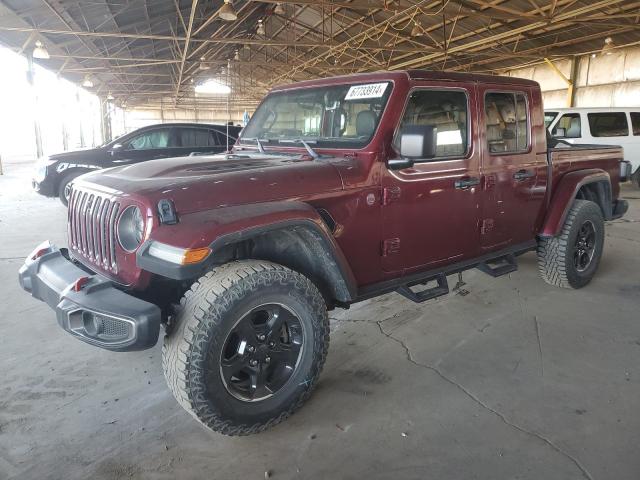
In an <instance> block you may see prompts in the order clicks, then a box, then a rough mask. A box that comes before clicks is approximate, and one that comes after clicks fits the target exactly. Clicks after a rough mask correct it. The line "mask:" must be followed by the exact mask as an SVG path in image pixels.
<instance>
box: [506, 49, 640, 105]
mask: <svg viewBox="0 0 640 480" xmlns="http://www.w3.org/2000/svg"><path fill="white" fill-rule="evenodd" d="M554 64H555V65H556V67H558V69H559V70H560V71H561V72H562V73H563V74H564V75H565V76H566V77H567V78H570V75H571V73H570V70H571V61H570V60H568V59H566V60H554ZM507 75H510V76H513V77H521V78H528V79H531V80H535V81H536V82H538V83H540V86H541V87H542V92H543V98H544V105H545V108H558V107H566V106H567V91H568V90H567V84H566V83H565V82H564V80H563V79H562V78H561V77H560V76H559V75H558V74H557V72H555V71H554V70H553V69H552V68H551V67H550V66H549V65H547V64H540V65H536V66H533V67H527V68H519V69H516V70H511V71H509V72H508V73H507ZM575 85H576V92H575V102H574V105H573V106H575V107H640V47H634V48H628V49H618V50H614V51H613V52H611V54H609V55H607V54H596V55H586V56H583V57H579V58H578V59H577V64H576V82H575Z"/></svg>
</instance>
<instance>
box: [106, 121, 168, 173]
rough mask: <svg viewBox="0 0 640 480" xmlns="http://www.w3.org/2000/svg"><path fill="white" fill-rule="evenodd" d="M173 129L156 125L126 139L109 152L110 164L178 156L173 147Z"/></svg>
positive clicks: (125, 163)
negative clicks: (118, 146)
mask: <svg viewBox="0 0 640 480" xmlns="http://www.w3.org/2000/svg"><path fill="white" fill-rule="evenodd" d="M175 146H176V144H175V134H174V130H173V129H171V128H169V127H157V128H151V129H148V130H145V131H144V132H142V133H140V134H138V135H136V136H134V137H132V138H130V139H128V140H127V141H125V142H123V143H122V146H121V147H120V148H118V149H117V150H113V151H112V152H111V157H112V160H111V163H112V166H117V165H123V164H124V165H127V164H131V163H138V162H145V161H147V160H156V159H159V158H168V157H174V156H180V151H179V150H178V149H176V148H175Z"/></svg>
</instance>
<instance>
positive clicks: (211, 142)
mask: <svg viewBox="0 0 640 480" xmlns="http://www.w3.org/2000/svg"><path fill="white" fill-rule="evenodd" d="M176 130H177V143H178V147H179V149H180V154H181V155H184V156H188V155H191V154H192V153H193V154H198V153H221V152H224V151H226V139H225V138H224V136H223V135H221V134H220V133H219V132H218V131H216V130H215V129H213V128H207V127H204V126H203V127H179V128H177V129H176Z"/></svg>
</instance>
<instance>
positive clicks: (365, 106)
mask: <svg viewBox="0 0 640 480" xmlns="http://www.w3.org/2000/svg"><path fill="white" fill-rule="evenodd" d="M390 93H391V82H382V83H365V84H363V83H358V84H351V85H339V86H330V87H318V88H309V89H300V90H289V91H285V92H276V93H272V94H270V95H269V96H268V97H267V98H266V99H265V101H264V102H263V103H262V104H261V105H260V107H258V110H256V112H255V113H254V115H253V117H252V118H251V121H250V122H249V124H248V125H247V127H246V128H245V129H244V130H243V132H242V136H241V138H240V142H241V143H249V142H252V143H253V142H255V140H256V139H259V140H260V141H261V142H262V143H266V144H272V143H276V144H286V143H290V142H291V141H297V140H304V141H305V142H308V143H313V144H314V145H316V146H318V147H325V148H362V147H364V146H366V145H367V144H368V143H369V142H370V141H371V138H372V137H373V134H374V133H375V131H376V128H377V127H378V122H379V121H380V117H381V116H382V112H383V110H384V108H385V105H386V103H387V99H388V98H389V95H390Z"/></svg>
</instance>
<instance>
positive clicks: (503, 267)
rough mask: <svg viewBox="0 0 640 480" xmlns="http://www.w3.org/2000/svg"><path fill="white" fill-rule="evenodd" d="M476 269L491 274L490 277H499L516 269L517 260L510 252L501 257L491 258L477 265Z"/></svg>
mask: <svg viewBox="0 0 640 480" xmlns="http://www.w3.org/2000/svg"><path fill="white" fill-rule="evenodd" d="M477 268H478V270H480V271H481V272H484V273H486V274H487V275H491V276H492V277H501V276H502V275H507V274H508V273H511V272H515V271H516V270H518V262H517V261H516V257H515V255H513V254H512V253H510V254H508V255H504V256H503V257H498V258H493V259H491V260H488V261H486V262H483V263H480V264H479V265H478V267H477Z"/></svg>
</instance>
